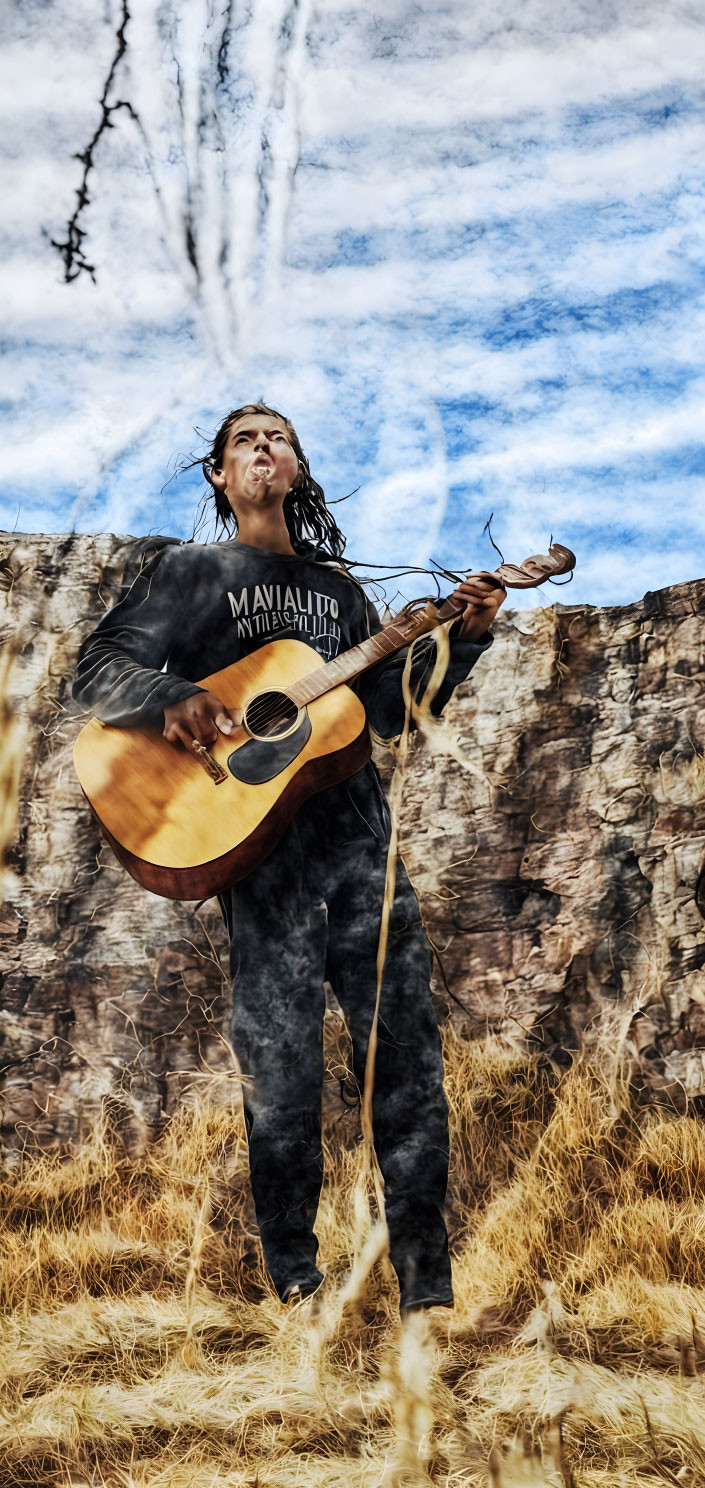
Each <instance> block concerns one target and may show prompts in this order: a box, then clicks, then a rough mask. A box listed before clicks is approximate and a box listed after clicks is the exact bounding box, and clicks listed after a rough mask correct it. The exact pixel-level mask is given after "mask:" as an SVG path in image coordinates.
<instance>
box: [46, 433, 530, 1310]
mask: <svg viewBox="0 0 705 1488" xmlns="http://www.w3.org/2000/svg"><path fill="white" fill-rule="evenodd" d="M204 474H205V476H206V479H207V480H208V482H209V484H210V486H211V488H212V494H213V498H214V501H215V506H216V511H217V514H218V517H219V518H220V521H221V522H222V525H223V526H224V528H225V529H226V531H230V530H232V529H233V527H234V529H235V534H236V535H235V536H234V537H230V538H228V539H227V540H225V541H219V542H214V543H207V544H196V543H193V542H191V543H183V544H177V543H168V544H165V545H163V546H162V547H161V548H160V551H158V552H157V554H156V556H155V557H154V558H152V559H151V561H150V562H149V563H147V564H146V565H145V566H144V568H143V569H142V570H141V572H140V574H139V575H138V578H137V579H136V580H135V582H134V583H133V584H132V586H131V587H130V588H129V590H128V592H127V593H126V594H125V595H124V596H123V597H122V598H121V600H120V601H119V603H118V604H117V605H116V606H115V607H114V608H113V609H112V610H111V611H109V612H108V614H106V615H105V616H104V617H103V619H102V621H101V623H100V625H99V626H98V628H97V630H96V631H95V632H94V633H93V635H91V636H89V638H88V640H87V641H86V642H85V643H84V645H83V647H82V649H81V653H80V656H79V662H78V667H77V673H76V681H75V684H74V697H75V698H76V699H77V701H78V702H79V704H80V705H81V707H83V708H87V709H91V710H93V711H94V712H95V713H96V714H97V716H98V717H99V718H100V719H101V720H102V721H103V722H104V723H106V724H110V725H117V726H129V725H135V724H144V723H151V724H154V723H156V722H157V721H158V722H159V723H160V724H161V723H162V722H163V733H164V738H165V739H167V740H168V741H169V742H170V743H171V744H173V745H174V746H175V747H177V748H186V749H189V750H190V749H193V748H194V745H200V746H204V747H205V748H206V749H208V748H209V746H212V745H213V744H214V743H215V741H216V740H217V739H218V738H219V736H220V735H221V734H222V735H228V734H230V733H231V732H232V730H233V728H234V727H236V726H237V725H238V724H239V723H240V719H239V718H238V717H237V716H236V715H235V712H234V710H232V709H231V710H228V708H227V707H226V706H225V704H224V703H223V702H222V700H221V699H220V698H219V697H217V696H216V695H215V694H214V693H212V692H211V691H209V690H208V689H205V688H203V687H201V686H199V683H198V680H197V679H198V678H199V677H201V678H203V677H207V676H209V675H210V674H212V673H214V672H217V671H218V670H220V669H222V668H224V667H226V666H227V665H228V664H229V663H231V662H235V661H237V660H239V659H240V658H241V657H244V656H246V655H248V654H250V653H252V652H254V651H256V650H257V649H258V648H259V647H261V646H263V645H265V644H267V643H268V642H271V641H273V640H276V639H277V638H282V637H287V636H288V637H291V636H295V637H297V638H298V639H300V640H303V641H306V642H308V644H309V645H311V646H312V647H314V648H315V649H316V650H317V651H318V652H319V654H320V655H322V656H323V657H324V658H325V660H326V661H330V660H331V659H332V658H333V657H335V656H336V655H338V654H339V653H341V652H343V651H345V650H346V649H347V648H350V647H352V646H355V645H357V644H358V643H359V642H361V641H362V640H363V639H365V637H368V636H369V635H371V634H372V635H374V634H376V633H378V632H379V631H380V628H381V625H380V620H379V616H378V615H377V612H376V610H375V609H374V607H373V606H372V605H371V604H370V602H369V601H368V600H367V598H366V596H365V594H364V591H363V590H362V588H361V587H360V585H359V584H358V582H357V581H356V580H355V579H354V578H353V577H352V575H351V574H350V573H349V572H348V570H347V569H346V567H345V564H344V562H343V561H342V552H343V548H344V545H345V540H344V538H343V536H342V533H341V532H340V530H339V529H338V527H337V525H336V523H335V522H334V520H333V518H332V516H331V513H330V512H329V510H328V508H327V507H326V504H325V498H324V494H323V491H322V489H321V487H320V486H319V485H318V484H317V482H316V481H315V480H314V479H313V478H312V476H311V473H310V470H309V466H308V461H307V459H306V457H305V455H304V453H303V450H302V448H301V445H300V443H299V440H298V438H297V436H296V433H295V431H294V429H293V426H292V424H291V423H290V421H289V420H288V419H286V418H284V417H282V415H280V414H278V413H276V412H275V411H274V410H272V409H270V408H268V407H266V405H264V404H251V405H247V406H245V407H243V408H239V409H236V410H235V411H234V412H233V413H230V414H229V415H228V417H227V418H226V419H225V421H224V422H223V424H222V426H221V428H220V429H219V431H218V434H217V435H216V437H215V440H214V442H213V446H212V449H211V451H210V454H209V456H208V458H207V459H206V460H205V461H204ZM452 597H453V598H454V599H455V600H456V601H457V602H458V603H462V604H463V605H464V610H463V612H462V614H461V615H460V617H459V618H458V619H457V620H456V621H455V622H454V623H453V625H452V626H451V630H450V659H449V664H448V667H447V670H446V674H445V677H444V679H443V682H442V683H441V686H440V688H439V689H438V691H437V693H436V695H435V697H434V698H433V700H432V703H431V711H432V712H433V713H435V714H438V713H439V712H440V711H441V708H442V707H443V705H444V704H445V702H447V700H448V698H449V697H450V695H451V693H452V691H453V689H454V687H455V686H457V684H458V682H460V681H462V680H463V679H464V678H465V677H466V676H467V675H468V673H469V672H470V670H471V668H472V667H473V666H474V664H475V662H476V661H477V660H478V659H479V657H480V656H481V655H482V654H483V653H484V652H485V651H486V650H487V649H488V648H489V646H490V644H491V640H492V637H491V636H490V635H489V634H488V626H489V624H490V623H491V622H492V620H493V619H494V616H495V614H496V612H497V609H498V608H499V606H500V604H502V603H503V601H504V599H505V598H506V591H505V590H504V589H503V588H501V587H498V586H494V585H493V584H492V582H491V581H490V580H488V579H482V578H472V577H471V578H469V579H467V580H466V581H464V582H463V583H462V584H460V585H459V586H458V588H457V589H456V590H455V591H454V595H453V596H452ZM434 659H435V644H434V642H433V641H432V640H431V639H430V638H428V637H427V638H424V639H423V640H422V641H420V642H418V643H417V645H416V647H415V649H414V656H413V664H412V668H411V690H412V694H413V695H414V696H415V697H416V698H417V700H421V698H422V696H423V693H424V690H425V687H426V685H427V682H428V679H429V678H430V675H431V672H432V670H433V664H434ZM404 662H405V655H404V652H403V651H399V652H397V653H396V654H395V655H393V656H390V657H388V659H386V660H384V661H381V662H380V663H379V664H378V665H376V666H373V667H372V668H371V669H370V670H368V671H366V672H365V673H364V674H363V675H361V676H360V677H359V678H358V679H357V682H356V683H355V690H356V691H357V693H358V696H359V697H360V699H361V700H362V702H363V703H364V706H365V710H366V713H367V719H368V722H369V724H370V725H371V727H372V728H373V729H374V730H375V732H376V733H378V734H379V735H381V736H382V737H383V738H392V737H394V736H395V735H396V734H398V733H399V732H400V731H401V729H402V726H403V722H404V702H403V695H402V673H403V669H404ZM389 832H390V814H389V807H388V805H387V802H386V798H385V796H384V793H383V791H382V787H381V785H380V781H379V777H378V775H377V772H376V770H375V767H374V765H373V764H372V763H368V764H366V765H365V766H364V767H363V768H362V769H361V770H358V771H357V773H356V774H354V775H352V776H351V777H350V778H349V779H348V780H346V781H344V782H342V783H341V784H338V785H334V786H329V787H328V788H326V789H324V790H321V791H319V792H318V793H317V794H314V795H313V796H311V798H310V799H309V800H307V801H305V802H304V803H303V805H301V806H300V807H299V809H298V811H297V813H296V815H295V816H294V818H293V820H292V821H291V823H290V825H289V826H288V827H287V828H286V830H285V832H284V834H283V836H281V838H280V840H279V841H278V843H277V845H276V846H275V847H274V848H273V850H271V851H270V852H269V854H268V856H266V857H265V859H264V861H263V862H261V863H260V864H259V866H258V867H256V868H255V869H254V870H253V871H252V872H251V873H249V874H248V876H247V877H246V878H242V879H240V881H239V882H237V883H234V884H233V885H232V886H231V887H230V888H228V889H227V891H226V892H224V893H222V894H221V895H220V896H219V897H220V904H221V909H222V912H223V915H224V918H225V921H226V924H227V927H228V933H229V937H230V963H231V970H232V976H233V1023H232V1041H233V1046H234V1049H235V1053H236V1055H237V1058H238V1061H239V1064H240V1069H241V1073H242V1084H243V1102H244V1110H245V1121H246V1127H247V1136H248V1144H249V1157H250V1173H251V1180H252V1189H253V1194H254V1200H255V1208H256V1213H257V1221H258V1225H259V1230H260V1236H261V1239H262V1246H263V1250H264V1256H265V1260H266V1263H267V1266H268V1269H269V1272H270V1275H271V1278H272V1281H273V1283H274V1286H275V1288H276V1290H277V1293H278V1295H279V1296H280V1297H281V1299H282V1300H283V1301H287V1300H289V1299H291V1298H292V1297H296V1296H306V1295H309V1294H311V1293H312V1292H314V1291H315V1290H316V1289H317V1287H318V1286H319V1285H320V1283H321V1280H322V1274H321V1272H320V1270H319V1269H318V1266H317V1241H316V1237H315V1235H314V1232H313V1225H314V1222H315V1219H316V1212H317V1206H318V1199H319V1194H320V1188H321V1178H322V1172H323V1157H322V1150H321V1089H322V1079H323V1046H322V1045H323V1017H324V1012H325V993H324V982H325V981H326V980H328V981H329V982H330V983H331V985H332V987H333V989H334V991H335V994H336V997H337V999H338V1001H339V1003H340V1005H341V1007H342V1009H343V1012H344V1014H345V1018H346V1021H347V1025H348V1028H349V1031H350V1035H351V1040H352V1047H353V1063H354V1072H355V1077H356V1079H357V1082H358V1084H359V1087H360V1089H362V1086H363V1081H364V1072H365V1062H366V1055H367V1046H368V1039H369V1035H370V1029H371V1025H372V1019H373V1013H374V1008H375V1001H376V991H377V973H376V960H377V948H378V941H379V932H380V922H381V914H382V904H383V899H384V885H385V875H386V865H387V849H388V842H389ZM430 970H431V956H430V949H429V945H428V941H427V939H426V936H425V934H424V931H423V927H422V924H421V918H420V914H419V908H418V904H417V901H416V896H415V894H414V891H413V889H412V887H411V885H410V883H409V880H408V877H407V875H406V872H405V870H404V867H403V865H402V864H401V863H399V865H398V869H397V879H396V892H395V898H394V904H393V908H392V912H391V919H390V925H389V941H388V949H387V955H386V961H385V967H384V975H383V981H382V993H381V1002H380V1011H379V1027H378V1043H377V1053H376V1062H375V1080H374V1095H373V1125H374V1144H375V1150H376V1153H377V1157H378V1160H379V1164H380V1168H381V1172H382V1176H383V1179H384V1193H385V1213H386V1220H387V1225H388V1229H389V1244H390V1257H391V1260H392V1264H393V1266H394V1269H395V1271H396V1274H397V1277H398V1280H399V1287H400V1299H401V1308H402V1310H404V1311H409V1310H413V1309H416V1308H422V1307H423V1308H426V1307H431V1306H434V1305H439V1304H440V1305H446V1306H450V1305H452V1302H453V1292H452V1284H451V1269H450V1260H449V1256H448V1239H447V1233H446V1227H445V1222H444V1218H443V1204H444V1199H445V1192H446V1185H447V1176H448V1120H447V1104H446V1099H445V1095H444V1091H443V1062H442V1057H441V1046H440V1037H439V1033H438V1028H437V1025H436V1020H435V1017H434V1013H433V1008H432V1004H431V999H430V993H429V979H430Z"/></svg>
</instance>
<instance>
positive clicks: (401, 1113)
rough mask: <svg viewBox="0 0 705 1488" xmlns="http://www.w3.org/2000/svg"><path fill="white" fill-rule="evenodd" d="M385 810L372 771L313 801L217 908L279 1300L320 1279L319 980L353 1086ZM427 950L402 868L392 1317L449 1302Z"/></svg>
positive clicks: (380, 1129) (384, 1052) (377, 907)
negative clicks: (328, 992)
mask: <svg viewBox="0 0 705 1488" xmlns="http://www.w3.org/2000/svg"><path fill="white" fill-rule="evenodd" d="M387 819H388V807H387V805H386V802H385V801H384V798H383V796H382V793H381V787H380V786H379V784H378V782H377V781H376V780H375V779H374V777H373V776H372V774H371V771H370V770H369V769H365V770H363V771H361V772H360V773H359V774H358V775H356V776H354V777H353V779H352V780H350V781H348V782H347V784H344V785H339V786H334V787H332V788H331V789H329V790H326V791H323V792H321V793H320V795H318V796H314V797H312V799H311V800H310V801H308V802H307V803H306V804H305V805H304V806H303V807H302V808H301V809H300V810H299V811H298V812H297V815H296V817H295V818H294V821H293V822H292V824H291V826H290V827H289V828H288V829H287V831H286V833H285V835H284V837H283V838H282V839H281V841H280V842H279V844H278V845H277V847H276V848H275V849H274V851H273V852H272V853H271V854H270V855H269V857H268V858H266V859H265V861H264V862H263V863H262V864H261V865H260V867H259V868H258V869H256V870H255V872H253V873H252V874H250V876H249V877H248V878H247V879H245V880H243V881H242V882H241V883H238V884H235V885H234V886H233V887H232V888H231V889H230V890H229V891H228V893H227V894H225V895H223V896H222V898H221V908H222V910H223V914H224V917H225V920H226V923H227V926H228V931H229V934H230V962H231V970H232V975H233V1025H232V1038H233V1045H234V1048H235V1052H236V1054H237V1057H238V1060H239V1063H240V1068H241V1071H242V1075H243V1098H244V1106H245V1120H246V1124H247V1134H248V1141H249V1153H250V1173H251V1179H252V1191H253V1194H254V1200H255V1209H256V1212H257V1221H258V1224H259V1230H260V1236H261V1239H262V1246H263V1249H264V1255H265V1260H266V1262H267V1266H268V1268H269V1271H270V1275H271V1277H272V1280H273V1282H274V1285H275V1287H276V1289H277V1292H278V1293H279V1295H283V1294H284V1292H285V1291H286V1288H287V1286H288V1285H289V1284H291V1283H292V1282H294V1281H296V1280H301V1279H302V1278H306V1277H312V1276H313V1277H314V1278H315V1273H316V1250H317V1242H316V1237H315V1235H314V1233H313V1225H314V1222H315V1218H316V1211H317V1207H318V1199H319V1194H320V1188H321V1178H322V1169H323V1158H322V1151H321V1089H322V1079H323V1016H324V1012H325V993H324V986H323V984H324V980H326V979H327V980H328V981H330V983H331V985H332V987H333V990H334V992H335V995H336V997H337V999H338V1001H339V1003H340V1006H341V1007H342V1009H343V1012H344V1014H345V1018H346V1022H347V1025H348V1029H349V1031H350V1035H351V1039H352V1047H353V1063H354V1072H355V1076H356V1079H357V1082H358V1085H359V1087H360V1090H362V1088H363V1084H364V1075H365V1059H366V1055H367V1043H368V1038H369V1033H370V1028H371V1024H372V1017H373V1013H374V1006H375V997H376V987H377V973H376V959H377V946H378V940H379V930H380V921H381V913H382V903H383V897H384V881H385V872H386V861H387V836H388V830H387ZM430 962H431V956H430V950H429V946H428V941H427V940H426V936H425V934H424V931H423V927H422V924H421V918H420V915H419V908H418V904H417V901H416V896H415V894H414V891H413V889H412V887H411V885H410V883H409V880H408V877H407V875H406V872H405V869H404V867H403V864H402V863H401V862H399V863H398V866H397V881H396V894H395V899H394V907H393V910H392V914H391V920H390V933H389V942H388V948H387V957H386V963H385V970H384V977H383V982H382V998H381V1005H380V1019H379V1026H378V1046H377V1057H376V1066H375V1081H374V1096H373V1126H374V1144H375V1150H376V1153H377V1157H378V1160H379V1165H380V1168H381V1171H382V1176H383V1178H384V1193H385V1209H386V1217H387V1224H388V1227H389V1241H390V1256H391V1260H392V1264H393V1266H394V1269H395V1271H396V1274H397V1277H398V1279H399V1285H400V1288H401V1302H402V1306H404V1307H409V1306H414V1305H424V1304H426V1305H430V1304H431V1303H433V1302H436V1301H439V1302H440V1301H450V1300H451V1299H452V1288H451V1273H450V1261H449V1258H448V1239H447V1233H446V1227H445V1222H444V1219H443V1202H444V1198H445V1192H446V1184H447V1178H448V1117H447V1104H446V1099H445V1094H444V1091H443V1061H442V1056H441V1045H440V1037H439V1033H438V1027H437V1024H436V1019H435V1015H434V1012H433V1007H432V1005H431V999H430V994H429V975H430V969H431V968H430Z"/></svg>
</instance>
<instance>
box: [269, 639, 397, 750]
mask: <svg viewBox="0 0 705 1488" xmlns="http://www.w3.org/2000/svg"><path fill="white" fill-rule="evenodd" d="M384 639H386V637H385V638H384ZM390 639H391V638H390ZM370 640H372V641H373V643H374V645H375V649H377V650H379V651H381V652H382V656H384V655H385V654H386V653H388V650H391V648H388V647H387V646H385V645H384V641H383V637H381V636H373V637H372V636H371V637H370ZM363 645H364V642H363ZM351 649H353V650H356V649H357V648H356V647H353V648H351ZM394 649H396V647H394ZM349 654H350V653H349V652H348V655H349ZM338 659H339V658H337V657H336V658H335V660H336V661H337V660H338ZM329 665H330V663H329ZM302 680H306V679H302ZM316 680H318V679H316ZM332 685H335V684H332ZM319 696H320V694H319ZM284 700H286V703H289V704H290V705H291V707H292V708H294V709H297V704H296V703H295V702H294V700H293V699H292V698H290V697H289V695H288V693H286V692H284V690H283V689H282V692H281V693H280V694H279V697H278V698H277V697H276V695H275V696H274V697H272V695H271V693H262V694H260V696H259V697H257V698H254V699H253V701H252V703H251V705H250V707H249V708H247V710H246V713H245V721H246V723H247V727H248V728H249V729H250V731H251V732H252V733H253V734H258V733H259V734H261V733H264V731H265V729H267V728H268V727H269V726H270V725H271V724H273V723H276V722H277V721H279V718H280V719H281V722H282V723H287V722H290V721H291V717H292V715H291V712H290V710H289V708H287V707H286V703H285V704H284V706H283V707H282V703H283V702H284ZM309 701H311V702H313V698H311V699H310V700H309ZM297 711H298V709H297Z"/></svg>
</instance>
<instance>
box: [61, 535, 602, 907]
mask: <svg viewBox="0 0 705 1488" xmlns="http://www.w3.org/2000/svg"><path fill="white" fill-rule="evenodd" d="M574 566H575V556H574V554H573V553H571V551H570V549H569V548H564V547H562V546H561V545H560V544H559V543H553V544H552V545H551V548H550V552H549V553H548V554H547V555H540V556H536V557H532V558H526V559H525V560H524V562H523V563H522V564H518V565H516V564H511V563H503V564H501V565H500V567H499V568H497V569H495V570H494V572H493V573H492V574H489V573H483V574H479V575H474V576H473V577H479V578H484V579H490V580H492V581H493V582H495V583H496V584H498V585H503V586H504V587H508V588H522V589H524V588H534V587H535V586H537V585H538V584H542V583H543V582H544V580H545V579H548V578H551V577H553V576H554V575H557V574H564V573H568V572H570V571H571V570H572V569H573V568H574ZM463 608H464V606H463V605H462V604H461V605H458V604H456V603H454V602H453V601H451V600H446V601H445V603H443V604H440V605H438V604H436V603H434V602H433V601H431V600H424V601H419V602H418V603H417V605H413V604H412V605H408V606H406V608H405V609H404V610H402V611H401V613H400V614H399V615H398V616H397V618H396V619H395V620H394V621H392V623H391V624H389V625H386V626H385V627H384V629H383V630H381V631H380V632H379V634H378V635H375V636H371V637H370V638H369V639H368V640H366V641H362V642H361V644H360V645H358V646H353V647H352V648H351V649H350V650H349V651H346V652H344V653H343V654H342V655H340V656H337V657H335V659H334V660H333V661H329V662H324V661H323V659H322V657H320V656H319V654H318V652H317V651H315V650H314V649H313V647H312V646H309V645H307V644H306V643H305V642H304V641H299V640H288V639H280V640H277V641H272V642H270V643H269V644H267V645H264V646H261V647H260V648H259V650H257V651H254V652H252V654H251V655H249V656H246V657H244V658H243V659H242V660H241V661H236V662H234V663H233V664H232V665H231V666H228V667H225V668H224V669H223V670H222V671H219V672H215V673H213V675H212V676H210V677H204V678H203V679H202V681H201V682H200V684H199V685H200V686H201V687H205V688H207V689H208V690H209V691H210V692H212V693H214V694H215V696H216V697H218V698H220V699H221V701H222V702H223V703H224V704H225V706H226V708H227V709H228V711H229V712H231V713H235V715H236V716H238V717H239V718H240V719H241V722H239V723H237V724H235V726H234V728H233V731H232V733H230V734H228V735H225V734H220V735H219V736H218V739H217V741H216V743H215V744H213V745H211V747H210V749H206V748H204V747H203V746H202V745H199V744H195V745H194V750H193V753H190V752H189V751H188V750H186V749H183V748H179V749H176V748H174V746H173V745H171V744H168V743H167V742H166V740H165V739H164V738H163V736H162V733H161V726H160V725H159V726H152V727H148V726H140V727H130V728H116V727H112V726H108V725H107V724H104V723H101V722H100V720H99V719H97V718H93V719H91V721H90V723H88V724H86V726H85V727H84V728H83V729H82V730H81V732H80V734H79V735H78V738H77V740H76V744H75V747H74V763H75V766H76V773H77V775H78V779H79V782H80V784H81V788H82V790H83V792H84V794H85V795H86V797H87V798H88V801H89V802H90V805H91V807H92V809H93V811H94V813H95V815H96V817H97V819H98V822H99V824H100V827H101V830H102V832H103V833H104V835H105V837H106V838H107V840H108V842H109V843H110V844H111V846H112V848H113V851H114V852H115V855H116V857H117V858H118V859H119V861H120V862H121V863H122V864H123V865H124V867H125V868H126V869H127V870H128V872H129V873H131V874H132V877H133V878H135V879H136V880H137V882H138V883H140V884H142V885H143V886H144V887H145V888H147V889H151V890H152V892H153V893H155V894H161V895H162V896H163V897H165V898H167V899H207V898H209V897H210V896H211V895H212V894H216V893H219V892H222V891H224V890H225V889H226V888H228V887H229V886H230V884H233V883H236V882H237V880H238V879H240V878H245V877H246V875H247V874H248V873H251V872H252V870H253V868H256V867H257V865H258V864H259V863H260V862H261V861H262V859H263V858H264V857H266V855H267V853H268V852H270V851H271V849H272V848H273V847H274V846H275V844H276V843H277V842H278V840H279V838H280V837H281V835H282V833H283V832H284V830H285V828H286V827H287V826H288V824H289V822H290V821H291V819H292V817H293V815H294V813H295V811H296V810H297V808H298V807H299V806H300V805H301V804H302V803H303V801H305V800H306V799H307V798H308V797H309V796H311V795H313V794H315V793H316V792H317V791H321V790H325V788H326V787H327V786H330V785H335V784H337V783H338V782H339V781H341V780H345V779H347V778H348V777H349V776H350V775H353V774H354V773H355V771H356V770H359V769H361V767H362V766H363V765H364V764H365V763H366V761H367V760H368V759H369V757H370V747H371V746H370V735H369V729H368V727H367V720H366V717H365V710H364V707H363V705H362V703H361V702H360V699H359V698H358V697H356V695H355V693H354V692H353V691H352V690H351V688H350V687H349V686H347V685H346V684H347V683H349V682H351V681H353V680H354V678H355V677H357V676H359V675H360V673H361V672H363V671H366V670H367V669H368V668H369V667H373V666H375V665H376V664H377V663H378V662H380V661H382V660H383V659H384V658H385V657H387V656H391V655H393V654H394V652H396V651H399V650H401V649H402V648H403V647H404V646H408V645H409V644H410V642H411V641H414V640H416V638H417V637H418V636H421V635H424V634H427V633H428V632H430V631H432V630H434V629H435V628H436V627H437V626H439V625H443V624H446V623H447V622H449V621H452V620H454V619H456V618H457V616H458V615H460V614H462V612H463Z"/></svg>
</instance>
